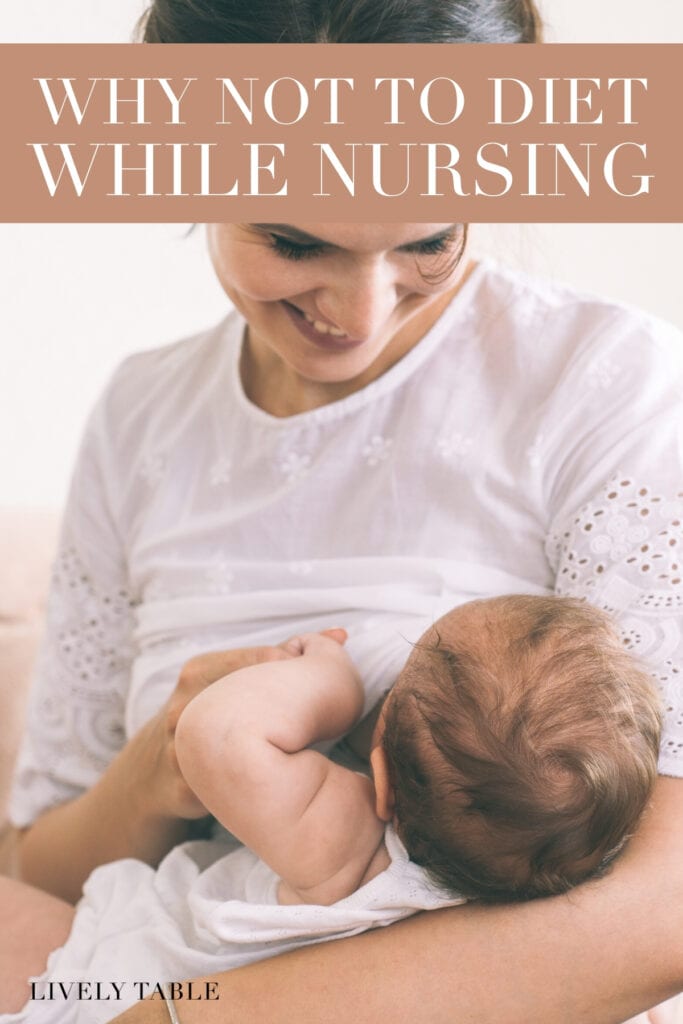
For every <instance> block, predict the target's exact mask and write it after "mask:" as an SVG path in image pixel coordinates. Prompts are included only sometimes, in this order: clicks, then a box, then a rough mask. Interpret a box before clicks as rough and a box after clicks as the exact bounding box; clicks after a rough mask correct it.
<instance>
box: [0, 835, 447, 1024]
mask: <svg viewBox="0 0 683 1024" xmlns="http://www.w3.org/2000/svg"><path fill="white" fill-rule="evenodd" d="M385 840H386V844H387V849H388V850H389V854H390V856H391V864H390V865H389V867H388V868H387V869H386V870H385V871H383V872H382V873H381V874H379V875H377V876H376V877H375V878H373V879H372V880H371V881H370V882H368V883H367V885H364V886H362V887H361V888H360V889H357V890H356V892H354V893H352V894H351V895H350V896H347V897H346V899H343V900H340V901H339V902H338V903H335V904H334V905H333V906H329V907H323V906H315V905H309V904H299V905H295V906H281V905H280V904H278V902H277V883H278V879H277V876H276V875H275V874H274V872H273V871H271V869H270V868H269V867H268V866H267V865H266V864H264V863H263V861H261V860H259V858H258V857H256V855H255V854H254V853H252V852H251V850H248V849H246V848H245V847H239V848H238V849H229V847H228V846H227V845H226V844H225V843H224V842H222V841H220V840H209V841H197V842H191V843H184V844H182V845H181V846H177V847H176V848H175V849H174V850H172V851H171V852H170V853H169V854H168V855H167V856H166V857H165V858H164V860H163V861H162V863H161V864H160V866H159V868H158V869H157V870H156V871H155V870H153V869H152V868H150V867H148V866H147V865H146V864H143V863H142V862H140V861H135V860H123V861H116V862H114V863H113V864H107V865H105V866H104V867H101V868H98V869H97V870H96V871H94V872H93V874H92V875H91V877H90V879H89V880H88V882H87V884H86V887H85V890H84V894H83V898H82V900H81V902H80V903H79V905H78V908H77V911H76V917H75V920H74V925H73V928H72V930H71V934H70V935H69V938H68V939H67V941H66V943H65V944H64V946H62V947H61V948H60V949H58V950H55V951H54V952H53V953H52V954H51V956H50V959H49V963H48V969H47V971H46V972H45V974H44V975H43V976H42V977H41V978H40V979H36V980H35V981H34V992H35V995H36V998H35V999H33V1000H31V1001H30V1002H29V1003H28V1004H27V1005H26V1006H25V1007H24V1009H23V1010H22V1011H21V1012H20V1013H18V1014H12V1015H3V1016H0V1021H1V1022H2V1024H105V1022H106V1021H109V1020H111V1019H112V1018H113V1017H114V1016H116V1014H118V1013H122V1012H123V1010H124V1009H125V1008H126V1007H127V1006H130V1005H131V1004H132V1003H134V1002H135V1001H136V1000H137V999H138V998H140V996H141V995H144V994H150V993H151V991H152V990H153V987H154V985H155V984H157V983H159V982H165V981H185V980H186V979H188V978H197V977H202V976H204V975H212V974H216V973H219V972H221V971H225V970H228V969H230V968H233V967H240V966H242V965H244V964H248V963H251V962H252V961H254V960H260V959H264V958H265V957H270V956H275V955H276V954H278V953H284V952H286V951H287V950H290V949H295V948H296V947H298V946H303V945H308V944H310V943H314V942H324V941H328V940H330V939H337V938H341V937H342V936H348V935H354V934H356V933H358V932H362V931H366V930H367V929H369V928H376V927H381V926H383V925H388V924H391V923H392V922H394V921H398V920H400V919H401V918H404V917H408V916H409V915H411V914H414V913H416V912H417V911H419V910H434V909H437V908H439V907H445V906H449V905H453V904H455V903H459V902H463V901H462V900H461V899H457V898H455V897H454V896H452V895H449V894H448V893H447V892H445V891H443V890H441V889H439V888H438V887H436V886H435V885H433V884H432V883H431V882H430V881H429V879H428V878H427V876H426V874H425V872H424V871H423V870H422V868H420V867H419V866H418V865H417V864H414V863H413V862H412V861H410V860H409V858H408V855H407V853H406V851H405V848H404V846H403V844H402V843H401V841H400V839H399V838H398V837H397V835H396V833H395V832H394V830H393V829H392V828H391V827H390V826H389V827H387V830H386V836H385ZM226 850H229V852H225V851H226ZM217 855H218V856H217ZM216 857H217V859H216ZM60 982H61V983H62V986H63V988H62V987H60V985H59V983H60ZM79 982H85V983H87V986H86V987H85V988H83V987H82V988H81V990H80V992H81V998H80V999H79V998H77V997H78V994H79V990H78V983H79ZM98 983H99V986H98ZM69 986H70V987H69ZM67 993H68V995H67ZM84 993H85V994H87V995H88V996H90V997H96V996H99V997H100V998H99V999H98V998H83V994H84ZM217 994H218V995H220V987H218V993H217ZM48 996H51V998H47V997H48ZM65 996H66V997H65ZM41 997H44V998H41Z"/></svg>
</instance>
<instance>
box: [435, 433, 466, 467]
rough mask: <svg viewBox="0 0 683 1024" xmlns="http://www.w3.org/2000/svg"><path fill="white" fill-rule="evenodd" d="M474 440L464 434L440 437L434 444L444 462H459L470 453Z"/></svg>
mask: <svg viewBox="0 0 683 1024" xmlns="http://www.w3.org/2000/svg"><path fill="white" fill-rule="evenodd" d="M473 444H474V440H473V439H472V438H471V437H465V435H464V434H451V435H448V436H444V437H440V438H439V440H438V441H437V442H436V446H437V449H438V452H439V455H440V456H441V458H442V459H443V461H444V462H452V463H455V462H461V461H462V460H463V459H464V458H466V456H467V455H469V453H470V452H471V451H472V445H473Z"/></svg>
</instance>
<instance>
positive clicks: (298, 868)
mask: <svg viewBox="0 0 683 1024" xmlns="http://www.w3.org/2000/svg"><path fill="white" fill-rule="evenodd" d="M344 639H345V634H344V631H343V630H330V631H328V632H327V633H326V634H310V635H307V636H303V637H300V638H296V639H295V640H294V641H291V642H290V646H291V649H292V652H293V653H296V654H297V655H298V656H295V657H292V658H291V659H290V660H286V661H277V662H271V663H266V664H261V665H257V666H255V667H251V668H247V669H242V670H240V671H237V672H234V673H232V674H231V675H229V676H226V677H224V678H223V679H220V680H219V681H218V682H216V683H214V684H213V685H212V686H210V687H208V688H207V689H206V690H204V691H203V692H202V693H201V694H200V695H199V696H198V697H196V698H195V699H194V700H193V701H192V702H191V703H190V704H189V705H188V707H187V708H186V709H185V711H184V712H183V714H182V716H181V718H180V722H179V724H178V730H177V734H176V748H177V754H178V760H179V764H180V767H181V770H182V772H183V774H184V776H185V778H186V780H187V782H188V783H189V785H190V786H191V787H192V788H193V790H194V791H195V792H196V794H197V795H198V796H199V798H200V799H201V800H202V802H203V803H204V804H205V806H206V807H207V809H208V810H209V811H210V812H211V813H212V814H214V815H215V817H216V818H217V819H218V820H219V821H220V822H221V823H222V824H223V825H224V826H225V827H226V828H227V829H228V830H229V831H231V832H232V833H234V834H235V835H236V836H237V837H238V838H239V839H240V840H241V841H242V842H243V843H244V844H245V845H246V846H248V847H250V848H251V849H252V850H253V851H255V853H256V854H258V856H259V857H260V858H261V859H262V860H263V861H265V863H266V864H267V865H269V866H270V868H272V869H273V871H275V872H276V874H277V875H278V876H279V877H280V882H279V886H278V889H277V899H278V902H279V903H280V904H305V903H309V904H332V903H336V902H337V901H339V900H342V899H344V898H345V897H347V896H349V895H350V894H351V893H353V892H355V891H356V890H357V889H358V888H359V887H361V886H363V885H364V884H365V883H367V882H369V881H370V880H371V879H373V878H374V877H376V876H377V875H379V874H380V873H381V872H383V871H384V870H385V869H386V868H388V866H389V865H390V863H391V860H392V857H391V855H390V853H389V849H388V846H387V843H386V842H385V830H386V827H387V825H388V823H391V826H392V829H393V831H394V832H395V834H397V835H398V837H399V839H400V840H401V841H402V844H403V846H404V847H405V849H406V850H407V852H408V854H409V856H410V859H411V861H413V862H414V863H416V864H418V865H421V866H422V868H423V869H424V870H425V872H426V873H427V876H428V877H429V878H430V880H432V881H433V882H434V883H436V885H437V886H438V887H440V888H441V889H443V890H446V891H448V892H450V893H453V894H454V895H457V896H460V897H470V898H477V899H480V900H487V901H493V902H504V901H511V900H521V899H531V898H534V897H538V896H547V895H551V894H553V893H560V892H564V891H566V890H567V889H569V888H570V887H571V886H573V885H576V884H577V883H579V882H581V881H583V880H584V879H587V878H589V877H591V876H594V875H597V874H599V873H600V872H601V871H602V870H604V869H605V867H606V866H607V865H608V864H609V863H610V861H611V860H612V859H613V858H614V857H615V855H616V854H617V853H618V852H619V850H620V849H621V848H622V846H623V845H624V842H625V841H626V840H627V838H628V837H629V835H630V834H631V833H632V832H633V831H634V830H635V828H636V827H637V824H638V821H639V819H640V817H641V815H642V813H643V811H644V809H645V806H646V804H647V801H648V798H649V796H650V793H651V790H652V786H653V784H654V781H655V778H656V766H657V752H658V743H659V731H660V712H659V703H658V698H657V696H656V692H655V689H654V685H653V683H652V681H651V679H650V677H649V676H648V674H647V673H646V672H645V671H644V670H643V669H642V668H640V667H639V666H638V664H637V663H636V662H635V661H634V660H633V659H632V657H631V656H630V655H629V654H628V653H627V652H626V651H625V649H624V648H623V645H622V644H621V643H620V641H619V640H618V638H617V637H616V635H615V633H614V632H613V629H612V627H611V625H610V622H609V620H608V618H607V617H606V616H605V615H603V614H602V613H601V612H599V611H597V610H596V609H595V608H593V607H591V606H589V605H586V604H583V603H581V602H578V601H574V600H570V599H565V598H553V597H551V598H544V597H529V596H510V597H500V598H494V599H491V600H482V601H474V602H472V603H469V604H465V605H462V606H460V607H458V608H456V609H454V610H453V611H451V612H449V613H448V614H447V615H445V616H444V617H443V618H442V619H440V620H439V622H437V623H436V625H435V626H434V627H432V629H430V630H429V631H428V632H427V633H426V634H425V635H424V636H423V637H422V639H421V640H420V641H419V643H418V644H417V645H416V646H415V648H414V649H413V652H412V654H411V656H410V658H409V660H408V663H407V665H406V667H405V669H404V670H403V672H402V673H401V675H400V677H399V679H398V680H397V682H396V684H395V686H394V687H393V689H392V690H391V692H390V693H389V695H388V697H387V698H386V700H385V702H384V705H383V707H382V709H381V712H380V715H379V718H378V720H377V723H376V726H375V728H374V732H373V735H372V741H371V744H370V746H371V750H370V762H371V766H372V773H373V781H371V780H370V779H369V778H367V777H365V776H364V775H361V774H358V773H356V772H353V771H351V770H349V769H347V768H345V767H342V766H341V765H339V764H336V763H334V762H333V761H331V760H330V759H328V758H327V757H325V756H324V755H322V754H320V753H318V752H317V751H315V750H313V749H310V748H311V744H315V743H317V742H319V741H322V740H327V739H332V738H335V737H337V736H340V735H341V734H343V733H345V732H347V731H348V730H349V729H350V728H351V726H352V725H353V724H354V722H355V720H356V719H357V717H358V715H359V714H360V711H361V708H362V704H363V691H362V684H361V681H360V679H359V677H358V674H357V672H356V671H355V669H354V666H353V664H352V662H351V660H350V659H349V657H348V656H347V655H346V653H345V651H344V647H343V641H344Z"/></svg>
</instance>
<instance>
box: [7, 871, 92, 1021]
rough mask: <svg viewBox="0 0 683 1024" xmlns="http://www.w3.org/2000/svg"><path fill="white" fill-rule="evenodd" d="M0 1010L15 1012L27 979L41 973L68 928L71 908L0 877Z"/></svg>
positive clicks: (24, 996)
mask: <svg viewBox="0 0 683 1024" xmlns="http://www.w3.org/2000/svg"><path fill="white" fill-rule="evenodd" d="M0 906H2V908H3V918H4V920H5V922H6V927H5V928H3V929H2V931H0V1013H2V1012H4V1013H16V1012H17V1011H18V1010H20V1009H21V1008H22V1006H23V1005H24V1003H25V1002H26V1000H27V999H28V998H29V996H30V989H29V984H28V978H29V977H31V976H32V975H36V974H42V972H43V971H44V970H45V967H46V964H47V958H48V955H49V954H50V953H51V952H52V950H53V949H57V947H58V946H62V945H63V944H64V942H65V941H66V938H67V936H68V934H69V931H70V930H71V923H72V921H73V917H74V908H73V907H72V906H70V905H69V904H68V903H64V902H63V901H62V900H59V899H57V897H56V896H50V895H49V894H48V893H45V892H41V890H40V889H34V888H33V887H32V886H30V885H24V883H23V882H16V881H14V879H11V878H0Z"/></svg>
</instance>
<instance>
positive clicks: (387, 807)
mask: <svg viewBox="0 0 683 1024" xmlns="http://www.w3.org/2000/svg"><path fill="white" fill-rule="evenodd" d="M370 765H371V767H372V777H373V779H374V783H375V813H376V814H377V817H378V818H379V819H380V820H381V821H393V818H394V807H395V803H396V801H395V799H394V787H393V786H392V784H391V775H390V772H389V761H388V758H387V755H386V753H385V752H384V747H383V746H382V744H381V743H378V744H377V745H376V746H374V747H373V748H372V750H371V752H370Z"/></svg>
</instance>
